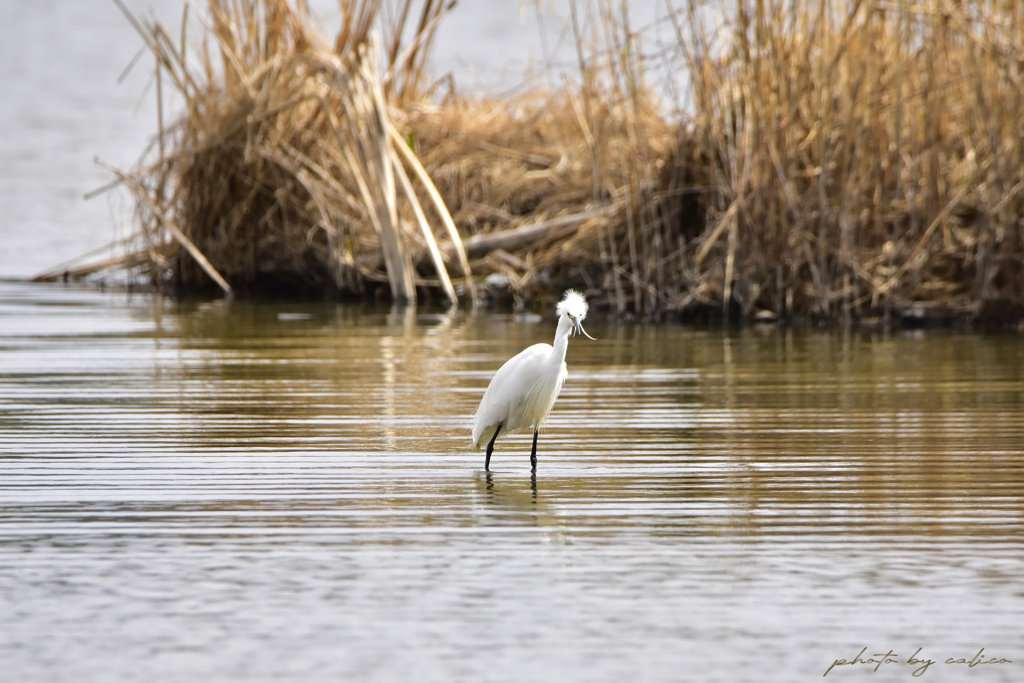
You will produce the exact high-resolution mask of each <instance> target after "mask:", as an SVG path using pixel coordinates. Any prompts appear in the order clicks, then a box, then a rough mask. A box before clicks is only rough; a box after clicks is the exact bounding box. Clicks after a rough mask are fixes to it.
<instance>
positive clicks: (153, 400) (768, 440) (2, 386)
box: [0, 283, 1024, 683]
mask: <svg viewBox="0 0 1024 683" xmlns="http://www.w3.org/2000/svg"><path fill="white" fill-rule="evenodd" d="M587 329H588V331H589V332H590V333H591V334H592V335H593V336H595V337H597V341H594V342H592V341H589V340H586V339H583V338H576V339H573V340H572V342H571V343H570V347H569V353H568V358H567V361H568V364H569V379H568V381H567V383H566V385H565V388H564V389H563V391H562V395H561V397H560V398H559V400H558V402H557V404H556V405H555V409H554V411H553V413H552V415H551V417H550V420H549V422H548V424H547V427H546V429H545V430H544V431H543V432H542V433H541V437H540V442H539V448H538V456H539V466H538V472H537V476H536V479H535V480H531V477H530V468H529V448H530V435H521V436H514V437H510V438H508V439H503V440H500V441H499V442H498V445H497V448H496V450H495V455H494V459H493V461H492V463H491V473H490V475H489V476H488V475H487V474H485V472H484V471H483V456H482V454H480V453H474V452H470V451H468V450H467V446H468V444H469V437H468V425H469V418H470V414H471V413H472V411H473V409H474V408H475V405H476V403H477V401H478V400H479V398H480V396H481V394H482V392H483V389H484V388H485V386H486V384H487V382H488V380H489V378H490V376H491V374H492V373H493V372H494V371H495V370H496V369H497V367H498V366H499V365H500V364H501V363H502V362H503V361H504V360H505V359H506V358H508V357H509V356H511V355H513V354H514V353H516V352H517V351H519V350H520V349H521V348H523V347H525V346H526V345H528V344H531V343H534V342H537V341H550V338H551V337H553V334H554V320H553V318H551V317H550V316H549V315H547V314H545V315H544V316H543V317H540V316H527V317H515V316H508V315H497V314H491V313H487V312H481V313H478V314H475V315H469V314H466V313H464V312H456V313H451V314H446V313H444V312H437V311H434V312H429V313H428V312H423V311H420V312H416V311H414V310H412V309H406V310H398V309H396V310H391V309H375V308H372V307H352V306H342V305H335V304H297V303H260V304H256V303H248V302H231V303H228V302H222V301H210V302H196V303H175V302H171V301H168V300H164V299H160V298H153V297H149V296H134V297H128V296H126V295H124V294H117V293H107V294H104V293H99V292H96V291H91V290H83V289H69V288H64V287H62V286H56V285H26V284H13V283H0V623H2V624H3V625H2V627H0V662H3V670H4V677H5V678H6V679H7V680H12V681H19V682H25V681H68V680H73V681H76V682H79V683H80V682H83V681H115V680H116V681H198V680H202V681H230V680H237V681H281V680H289V681H326V680H338V681H341V680H348V681H356V680H358V681H526V680H536V681H627V680H635V681H682V680H702V681H744V680H758V681H795V680H812V679H813V680H818V679H820V678H821V677H822V675H823V674H824V673H825V672H826V670H828V668H829V667H830V665H832V664H833V663H834V662H835V661H836V660H838V659H846V660H853V659H855V658H856V657H857V655H858V653H860V652H861V649H862V648H867V650H866V651H865V652H864V653H863V654H862V655H861V658H862V659H871V656H872V655H876V654H885V653H887V652H888V651H892V654H891V657H890V658H889V659H895V660H896V661H891V662H889V663H886V664H884V665H882V666H880V667H879V671H878V672H877V673H875V674H872V675H873V678H872V680H911V679H912V672H913V671H915V670H920V669H921V667H922V664H908V663H907V661H908V660H909V659H910V658H911V656H912V655H915V651H916V650H917V648H922V649H921V650H920V651H919V652H917V653H916V657H915V659H920V660H922V662H923V661H927V660H928V659H930V660H933V661H934V662H935V664H933V665H930V666H928V667H927V668H926V669H925V670H924V671H923V673H922V675H921V678H924V679H926V680H932V681H962V680H971V681H985V682H988V681H1019V680H1024V669H1022V667H1024V649H1022V647H1021V643H1022V641H1021V624H1022V623H1024V589H1022V582H1021V576H1022V575H1024V448H1022V446H1024V419H1022V416H1024V342H1022V339H1021V337H1020V336H1019V335H993V336H986V335H975V334H963V333H950V332H931V331H929V332H906V333H893V334H890V335H885V334H882V333H867V332H864V333H859V332H858V333H844V332H839V331H818V332H806V331H805V332H801V331H792V330H779V329H775V328H765V329H747V330H742V331H734V330H733V331H730V330H720V329H710V330H709V329H694V328H687V327H676V326H658V327H654V326H646V327H645V326H615V325H610V324H607V323H606V322H605V321H603V320H602V319H601V317H600V316H598V315H596V314H595V315H592V316H591V318H590V319H588V324H587ZM981 648H985V650H984V653H983V654H982V657H981V658H980V660H981V661H988V660H990V659H993V658H998V659H1008V660H1012V662H1008V663H1002V664H999V663H992V664H985V665H977V666H975V667H972V668H968V666H967V665H966V664H946V663H945V660H946V659H954V660H956V659H966V660H968V661H970V660H971V659H972V658H974V657H975V654H976V653H977V652H978V651H979V650H980V649H981ZM874 667H875V664H870V663H869V664H854V665H839V666H837V667H835V668H834V669H833V670H832V671H830V672H829V673H828V676H827V678H828V679H829V680H833V679H838V680H854V679H856V680H863V679H864V676H865V675H867V674H869V673H870V671H869V669H872V668H874ZM968 672H969V673H968Z"/></svg>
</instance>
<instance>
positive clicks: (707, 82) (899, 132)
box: [662, 0, 1024, 322]
mask: <svg viewBox="0 0 1024 683" xmlns="http://www.w3.org/2000/svg"><path fill="white" fill-rule="evenodd" d="M700 10H701V8H700V7H699V6H698V5H697V4H695V2H691V4H690V5H689V6H688V7H687V8H686V10H685V11H681V12H677V13H676V14H675V15H674V17H673V19H674V20H675V23H676V27H677V29H678V35H679V41H680V44H681V45H682V46H683V47H684V48H685V49H684V54H685V59H686V62H687V65H688V71H689V73H690V74H691V76H692V78H693V81H694V102H695V113H694V116H693V119H692V122H691V123H690V125H689V127H688V128H687V129H686V130H685V132H682V133H681V134H680V136H679V139H680V148H681V153H680V155H679V157H678V158H679V159H680V161H685V162H686V163H677V164H675V166H674V169H673V171H674V173H675V176H674V177H671V178H669V180H668V188H667V195H669V196H666V199H665V201H664V203H663V205H662V209H663V211H666V212H668V213H669V214H671V213H673V212H675V213H679V212H681V211H688V210H692V204H685V203H682V204H681V203H680V202H678V201H674V200H673V199H672V198H671V195H673V194H676V193H678V192H679V191H685V190H687V189H688V188H689V187H691V186H692V179H693V176H694V175H696V176H699V177H700V178H701V179H702V182H706V183H707V184H708V187H709V191H708V192H707V193H705V194H704V195H703V196H702V197H701V198H700V199H701V202H702V206H701V214H702V216H703V217H704V220H705V221H706V224H705V225H704V226H702V227H701V229H700V230H699V231H698V232H696V233H691V235H690V236H687V231H686V228H685V226H683V227H681V228H680V231H679V234H680V238H681V241H682V240H683V239H685V242H686V243H685V245H684V247H683V252H684V258H683V259H682V261H681V262H680V270H679V272H678V273H677V276H678V277H679V279H680V281H681V282H683V283H684V285H683V287H681V288H680V289H679V291H678V292H677V296H682V297H683V301H687V300H704V301H708V302H716V301H717V302H719V303H720V304H721V305H722V306H723V307H724V309H725V311H726V313H730V312H731V313H732V314H734V315H735V314H740V315H742V316H744V317H747V316H754V317H760V318H765V319H776V318H786V319H794V318H795V319H804V320H840V321H845V322H855V321H858V320H859V321H861V322H864V321H889V320H892V319H893V318H896V317H898V318H903V319H908V318H910V319H912V318H929V319H936V318H938V319H959V320H971V319H1002V320H1019V319H1021V318H1022V317H1024V230H1022V211H1021V209H1022V197H1021V195H1020V190H1021V188H1022V187H1024V185H1022V181H1024V177H1022V171H1024V150H1022V149H1021V144H1020V143H1021V133H1022V126H1024V88H1022V83H1021V76H1022V73H1021V64H1022V63H1024V61H1022V59H1024V23H1022V21H1021V19H1022V17H1021V13H1022V9H1021V5H1020V4H1019V3H1017V2H1012V1H1006V2H999V1H996V2H988V3H982V4H975V5H964V4H954V3H948V2H945V1H944V0H934V1H932V2H925V3H915V4H910V3H907V2H899V3H891V4H890V3H866V2H861V1H859V0H834V1H832V0H823V2H822V3H820V4H817V5H813V6H809V5H803V4H800V3H786V2H780V1H769V2H758V3H756V4H755V5H753V6H749V5H747V4H744V3H738V4H737V5H736V6H735V12H734V14H733V15H732V16H731V17H730V18H729V19H728V20H726V21H724V22H723V24H722V25H721V26H720V28H718V30H717V31H714V32H712V31H709V30H705V29H707V28H708V22H706V21H705V22H703V23H702V20H701V19H700V18H699V15H700Z"/></svg>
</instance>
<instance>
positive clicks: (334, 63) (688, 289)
mask: <svg viewBox="0 0 1024 683" xmlns="http://www.w3.org/2000/svg"><path fill="white" fill-rule="evenodd" d="M339 6H340V8H341V12H342V16H343V17H345V18H346V19H345V21H344V22H343V26H342V30H341V32H340V34H339V35H338V36H336V37H334V38H333V39H329V38H327V37H326V36H324V35H323V34H322V32H321V30H320V29H319V27H318V26H317V25H316V23H315V21H314V20H313V19H312V18H311V16H310V15H309V13H308V12H307V11H306V10H305V8H304V5H303V3H301V2H300V3H295V4H293V3H292V2H289V1H288V0H236V1H235V2H231V3H227V2H221V1H220V0H210V2H209V7H208V13H207V15H208V16H207V18H206V19H205V26H206V32H205V34H204V36H203V41H202V48H200V49H197V50H193V52H189V53H186V50H187V49H188V48H187V43H188V41H187V40H186V37H185V36H184V35H183V36H181V38H180V40H175V39H172V37H171V36H169V35H168V34H167V33H166V31H165V30H164V29H163V28H162V27H161V26H160V25H159V24H142V23H138V24H137V26H138V29H139V31H140V33H141V34H142V35H144V36H145V37H146V38H147V41H148V42H149V44H150V47H151V49H152V51H153V53H154V54H155V55H156V56H157V61H158V63H159V67H160V68H159V69H158V74H160V78H161V79H162V81H161V82H160V83H158V90H159V89H160V87H163V86H164V85H166V84H170V85H171V86H172V87H174V88H175V89H176V90H177V91H178V92H180V93H182V94H183V95H184V96H185V101H186V111H185V112H184V114H183V115H182V116H181V118H180V119H178V120H176V121H175V122H174V123H173V124H172V125H168V126H166V127H165V126H164V125H163V122H162V120H161V124H160V130H159V131H158V135H157V137H156V142H155V143H154V145H153V148H152V149H150V150H148V152H147V155H146V156H144V157H143V161H142V162H140V164H139V166H138V167H137V168H135V169H133V170H132V171H130V172H122V171H119V170H116V169H115V170H114V171H115V173H116V174H117V176H118V179H119V181H120V182H123V183H124V184H125V185H127V186H128V187H129V188H130V189H131V190H132V191H133V193H134V194H135V196H136V198H137V207H138V210H137V214H138V225H139V231H138V233H137V235H136V236H135V238H134V239H133V240H131V241H130V243H129V248H128V249H127V251H126V256H125V261H124V263H125V265H130V266H131V267H132V268H133V269H135V272H137V273H140V274H142V275H143V276H145V277H147V278H149V279H150V280H151V281H152V282H153V283H154V284H156V285H157V286H159V287H161V288H169V289H174V290H176V291H179V292H191V291H200V290H203V289H208V288H209V287H211V286H216V285H219V286H220V287H221V288H222V289H224V291H227V292H242V293H261V292H281V291H292V292H305V293H316V294H317V295H320V294H323V293H325V292H326V293H334V294H339V293H340V294H343V295H344V294H351V295H367V294H370V293H373V292H378V293H387V294H389V295H390V297H391V298H392V299H394V300H399V301H401V300H404V301H415V300H416V298H417V296H420V297H421V298H422V297H423V296H424V295H427V296H428V297H432V296H433V293H434V292H436V293H437V294H438V295H440V296H442V297H445V298H447V299H449V300H451V301H453V302H454V301H455V300H456V299H457V298H461V299H463V300H465V301H475V300H476V296H477V293H478V292H482V293H483V294H485V295H487V296H498V297H500V296H509V297H510V298H511V299H512V300H514V301H515V302H516V303H517V304H519V305H526V303H527V302H529V301H533V300H537V299H542V298H545V297H547V296H551V295H556V294H557V292H558V291H559V290H560V289H562V288H564V287H566V286H568V285H572V286H577V287H580V286H582V287H585V288H586V290H587V292H588V295H589V297H590V298H591V300H592V301H594V302H595V303H596V304H597V305H603V306H606V307H607V308H609V309H610V310H611V311H612V312H614V313H616V314H618V315H620V316H632V317H637V318H660V317H663V316H666V315H668V316H676V317H683V318H694V317H704V318H706V317H723V318H727V319H733V320H735V319H742V320H765V321H791V322H801V321H803V322H821V321H831V322H836V321H838V322H843V323H848V324H852V323H867V324H874V323H879V322H883V323H890V322H898V321H914V320H922V319H923V320H945V321H1000V322H1019V321H1021V320H1024V226H1022V223H1021V220H1022V211H1021V208H1022V204H1021V202H1022V193H1021V189H1022V188H1024V178H1022V169H1024V158H1022V154H1024V152H1022V150H1021V144H1020V142H1021V133H1022V127H1024V106H1022V105H1024V101H1022V99H1024V89H1022V87H1021V85H1022V84H1021V76H1022V74H1021V68H1022V66H1021V65H1022V64H1024V28H1022V27H1024V17H1022V16H1020V15H1021V14H1022V9H1021V7H1020V6H1019V4H1018V3H1014V2H1010V1H1009V0H992V1H990V2H986V3H982V4H977V5H964V4H962V3H961V4H955V5H954V4H950V3H947V2H944V1H942V0H932V1H931V2H925V3H917V4H910V3H908V2H896V3H891V4H888V3H870V4H869V3H866V2H862V1H859V0H822V2H820V3H817V4H814V5H804V4H802V3H792V2H782V1H781V0H775V1H771V0H765V1H759V2H756V3H753V4H747V3H744V2H738V3H730V4H725V3H722V4H713V3H705V2H698V0H690V2H689V3H683V4H680V3H674V4H666V7H667V8H668V13H669V19H668V21H669V22H670V25H671V27H672V28H673V29H674V31H675V35H676V36H677V44H676V45H674V46H670V47H666V48H664V50H666V52H665V53H664V54H660V55H657V57H658V58H659V59H660V60H661V61H663V62H664V61H669V62H670V63H671V62H672V61H673V60H674V63H675V64H677V66H678V69H677V71H678V72H679V73H684V74H686V75H687V76H688V78H689V81H690V82H689V85H688V87H689V88H691V91H690V92H691V98H690V100H689V101H688V102H686V103H683V104H681V105H680V106H678V107H676V108H675V109H672V108H671V106H670V104H671V103H666V102H664V101H660V100H659V99H658V98H657V97H656V96H655V95H654V90H655V89H654V88H653V87H652V86H651V85H650V84H649V83H647V82H646V80H645V78H646V74H647V72H648V69H647V66H648V60H649V59H650V57H651V56H650V55H645V54H644V52H643V50H642V44H643V43H642V41H641V39H640V35H639V33H638V32H637V31H635V30H634V29H633V27H631V26H630V25H629V18H628V14H627V13H626V11H625V7H624V5H622V4H619V3H612V2H610V1H608V0H594V1H593V2H582V1H581V2H577V3H574V4H573V5H572V16H571V22H572V28H573V30H574V31H575V34H576V35H575V38H576V42H577V47H578V50H577V54H578V65H579V69H578V74H577V75H576V76H575V77H574V78H571V79H570V78H566V79H565V80H564V82H563V83H562V84H561V87H559V88H555V89H552V88H550V87H549V88H546V89H540V88H537V89H532V90H527V91H525V92H520V93H519V94H516V95H514V96H506V97H497V96H491V97H473V98H467V97H464V96H462V95H461V94H460V93H459V92H458V91H457V89H456V88H455V87H454V84H452V83H451V82H448V83H447V84H446V85H447V87H441V86H440V85H439V84H436V83H431V82H430V81H429V80H428V76H429V48H430V45H431V42H432V41H433V40H434V38H435V33H436V28H437V26H438V24H439V22H440V21H442V20H443V15H444V14H445V12H446V11H447V10H448V9H449V7H448V6H446V5H443V4H442V3H434V2H426V3H425V4H424V6H423V8H422V11H421V13H420V14H419V15H418V16H417V17H415V18H414V17H411V7H412V5H411V3H410V2H398V3H397V4H396V5H395V6H394V7H392V11H390V12H388V11H385V9H386V8H385V5H384V3H383V2H381V1H375V0H339ZM186 11H188V10H186ZM455 11H458V10H457V9H456V10H455ZM133 21H134V19H133ZM411 22H414V24H413V25H414V27H415V29H416V30H415V31H414V34H415V36H414V38H413V40H412V42H411V43H409V44H403V43H402V41H401V36H402V35H403V30H404V28H405V26H406V24H408V23H411ZM187 24H188V22H186V25H187ZM375 31H376V32H375ZM210 45H212V47H210ZM105 265H109V264H105ZM474 278H475V279H474ZM213 283H216V285H214V284H213ZM481 283H482V284H483V285H484V286H483V287H482V288H481V287H479V286H478V285H480V284H481Z"/></svg>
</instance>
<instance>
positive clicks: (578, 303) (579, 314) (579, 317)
mask: <svg viewBox="0 0 1024 683" xmlns="http://www.w3.org/2000/svg"><path fill="white" fill-rule="evenodd" d="M587 308H589V307H588V306H587V299H586V297H584V296H583V295H582V294H580V293H579V292H577V291H576V290H575V289H570V290H569V291H567V292H566V293H565V296H563V297H562V300H561V301H559V302H558V306H556V307H555V312H556V313H557V315H558V317H559V318H563V317H564V318H567V319H568V320H569V322H570V323H572V332H573V334H582V335H583V336H584V337H586V338H587V339H593V337H591V336H590V335H589V334H587V332H586V330H584V329H583V319H584V318H586V317H587Z"/></svg>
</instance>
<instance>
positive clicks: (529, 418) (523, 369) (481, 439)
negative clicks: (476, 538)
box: [473, 289, 593, 472]
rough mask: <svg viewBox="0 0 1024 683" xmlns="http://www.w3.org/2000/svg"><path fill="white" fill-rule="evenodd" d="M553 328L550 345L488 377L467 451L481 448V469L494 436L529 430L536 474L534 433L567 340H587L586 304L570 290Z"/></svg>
mask: <svg viewBox="0 0 1024 683" xmlns="http://www.w3.org/2000/svg"><path fill="white" fill-rule="evenodd" d="M555 312H556V315H557V316H558V329H557V330H556V331H555V345H554V346H551V345H550V344H534V345H533V346H531V347H529V348H527V349H525V350H524V351H522V352H521V353H519V354H518V355H516V356H513V357H512V358H510V359H509V360H507V361H506V362H505V364H504V365H502V366H501V368H499V369H498V371H497V372H496V373H494V377H493V378H492V379H491V383H490V384H489V385H488V386H487V391H485V392H484V397H483V398H482V399H481V400H480V406H479V407H478V408H477V409H476V415H475V416H474V418H473V449H474V450H477V451H478V450H480V444H482V443H486V444H487V459H486V460H484V469H485V470H490V468H491V452H492V451H493V450H494V442H495V440H496V439H497V438H498V434H511V433H512V432H517V431H522V430H524V429H526V428H528V427H533V450H531V451H530V466H531V470H532V471H533V472H536V471H537V432H538V431H539V430H540V425H541V423H542V422H543V421H544V418H546V417H547V416H548V413H550V412H551V407H552V406H554V405H555V399H556V398H558V392H559V391H561V389H562V384H564V383H565V378H566V377H567V376H568V374H569V372H568V370H566V367H565V350H566V348H568V346H569V337H570V336H571V335H573V334H576V333H580V334H583V335H584V336H586V337H587V339H593V337H591V336H590V335H589V334H587V333H586V331H584V329H583V319H584V318H586V317H587V300H586V299H585V298H584V296H583V295H582V294H580V293H579V292H577V291H576V290H573V289H570V290H569V291H567V292H566V293H565V296H564V297H562V300H561V301H560V302H559V303H558V306H557V307H556V308H555Z"/></svg>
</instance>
